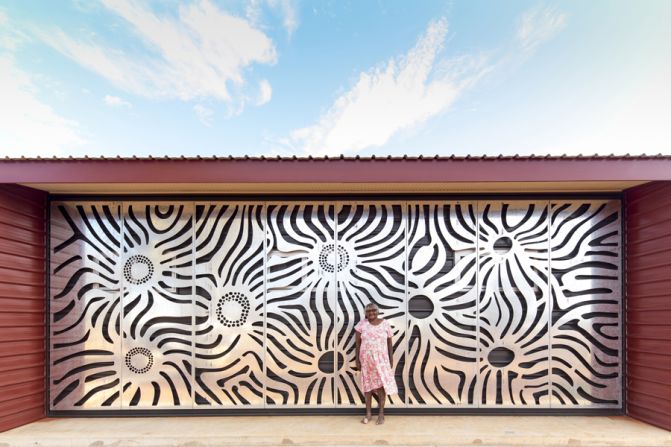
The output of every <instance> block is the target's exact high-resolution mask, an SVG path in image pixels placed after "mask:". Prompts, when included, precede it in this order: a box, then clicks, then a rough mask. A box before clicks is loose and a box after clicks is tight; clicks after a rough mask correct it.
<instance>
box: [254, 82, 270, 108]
mask: <svg viewBox="0 0 671 447" xmlns="http://www.w3.org/2000/svg"><path fill="white" fill-rule="evenodd" d="M259 92H260V93H259V99H258V100H257V101H256V105H257V106H260V105H263V104H265V103H267V102H268V101H270V98H272V97H273V89H272V87H271V86H270V82H268V81H266V80H265V79H262V80H261V82H260V83H259Z"/></svg>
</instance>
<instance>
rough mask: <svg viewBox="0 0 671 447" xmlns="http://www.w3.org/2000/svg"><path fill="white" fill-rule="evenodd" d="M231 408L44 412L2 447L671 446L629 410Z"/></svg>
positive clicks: (668, 437)
mask: <svg viewBox="0 0 671 447" xmlns="http://www.w3.org/2000/svg"><path fill="white" fill-rule="evenodd" d="M360 419H361V418H360V417H358V416H229V417H153V418H143V417H132V418H76V419H43V420H41V421H38V422H35V423H32V424H29V425H26V426H24V427H19V428H16V429H14V430H10V431H7V432H5V433H2V434H0V447H10V446H11V447H24V446H30V447H55V446H58V447H64V446H68V447H84V446H86V447H108V446H109V447H111V446H114V447H126V446H129V447H130V446H133V447H159V446H160V447H164V446H171V447H178V446H179V447H213V446H298V445H300V446H304V445H328V446H354V445H391V446H466V445H468V446H513V445H514V446H546V447H547V446H637V447H638V446H671V432H668V431H665V430H662V429H660V428H657V427H654V426H651V425H648V424H645V423H643V422H639V421H636V420H634V419H631V418H628V417H626V416H609V417H602V416H400V415H399V416H396V415H388V416H387V417H386V423H385V424H384V425H382V426H376V425H375V423H374V422H375V421H374V420H373V421H372V422H371V423H369V424H368V425H363V424H361V423H360V422H359V421H360Z"/></svg>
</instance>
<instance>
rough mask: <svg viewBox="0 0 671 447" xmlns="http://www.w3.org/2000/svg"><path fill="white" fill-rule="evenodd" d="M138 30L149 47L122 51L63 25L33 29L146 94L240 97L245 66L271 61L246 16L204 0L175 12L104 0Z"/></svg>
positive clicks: (270, 47)
mask: <svg viewBox="0 0 671 447" xmlns="http://www.w3.org/2000/svg"><path fill="white" fill-rule="evenodd" d="M103 3H104V5H105V6H106V7H107V8H108V9H109V10H110V11H112V12H114V13H115V14H117V15H118V16H120V17H121V18H123V19H124V20H125V21H126V22H127V23H128V24H129V25H130V26H131V27H132V29H133V31H134V32H135V34H136V35H137V36H138V37H140V39H141V40H142V42H143V43H144V45H145V47H146V50H148V52H149V53H143V54H128V53H126V52H124V51H121V50H118V49H114V48H110V47H106V46H104V45H100V44H96V43H93V42H91V41H83V40H77V39H75V38H73V37H72V36H70V35H69V34H67V33H65V32H63V31H62V30H59V29H57V30H49V31H44V30H38V31H35V32H36V34H38V35H39V36H40V37H41V39H42V40H43V41H44V42H45V43H47V44H48V45H50V46H52V47H53V48H55V49H56V50H58V51H59V52H61V53H62V54H64V55H65V56H67V57H69V58H71V59H73V60H74V61H76V62H77V63H79V64H80V65H82V66H83V67H85V68H87V69H89V70H92V71H94V72H96V73H98V74H99V75H101V76H103V77H105V78H106V79H108V80H109V81H110V82H112V83H113V84H114V85H115V86H117V87H118V88H121V89H123V90H126V91H128V92H132V93H135V94H137V95H141V96H145V97H151V98H158V97H164V98H178V99H181V100H184V101H189V100H193V99H198V98H214V99H217V100H221V101H225V102H228V103H231V104H234V103H235V102H236V101H237V102H239V101H244V98H245V95H243V94H241V93H240V92H241V90H242V88H243V87H244V84H245V82H246V80H245V70H246V69H247V68H248V67H249V66H251V65H253V64H274V63H275V62H276V61H277V53H276V50H275V46H274V44H273V42H272V40H271V39H270V38H269V37H268V36H266V35H265V34H264V33H263V32H262V31H260V30H258V29H256V28H255V27H253V26H252V25H251V24H250V23H249V22H248V21H247V20H244V19H241V18H239V17H235V16H233V15H230V14H227V13H226V12H223V11H221V10H219V9H218V8H217V7H216V6H214V5H213V4H212V3H210V2H209V1H208V0H201V1H199V2H197V3H192V4H188V5H181V6H180V7H179V9H178V12H177V17H170V16H161V15H158V14H156V13H154V12H153V11H150V10H149V9H146V8H145V7H144V6H143V5H144V4H143V3H138V2H132V1H130V0H103Z"/></svg>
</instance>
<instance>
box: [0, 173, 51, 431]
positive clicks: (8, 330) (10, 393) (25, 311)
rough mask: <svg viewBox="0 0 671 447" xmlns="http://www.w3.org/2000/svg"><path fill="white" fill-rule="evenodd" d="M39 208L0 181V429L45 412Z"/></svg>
mask: <svg viewBox="0 0 671 447" xmlns="http://www.w3.org/2000/svg"><path fill="white" fill-rule="evenodd" d="M45 210H46V194H45V193H43V192H42V191H37V190H34V189H30V188H25V187H23V186H18V185H7V184H0V432H2V431H5V430H9V429H10V428H14V427H18V426H20V425H23V424H27V423H29V422H32V421H35V420H37V419H41V418H43V417H44V416H45V386H44V381H45V299H44V296H45V273H44V269H45V265H46V259H45V240H46V239H45V231H46V230H45V229H46V225H45V223H46V219H45V218H46V215H45V212H46V211H45Z"/></svg>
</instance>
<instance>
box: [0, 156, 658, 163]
mask: <svg viewBox="0 0 671 447" xmlns="http://www.w3.org/2000/svg"><path fill="white" fill-rule="evenodd" d="M474 159H475V160H477V159H481V160H649V159H662V160H671V154H669V155H665V154H651V155H647V154H640V155H630V154H624V155H615V154H609V155H600V154H593V155H583V154H578V155H568V154H562V155H550V154H547V155H536V154H530V155H519V154H514V155H504V154H498V155H437V154H436V155H366V156H361V155H343V154H341V155H336V156H328V155H324V156H312V155H304V156H298V155H291V156H281V155H277V156H270V155H256V156H252V155H236V156H234V155H223V156H219V155H212V156H201V155H193V156H186V155H180V156H168V155H164V156H152V155H148V156H142V157H139V156H136V155H133V156H130V157H128V156H124V157H122V156H120V155H117V156H111V157H107V156H95V157H89V156H83V157H73V156H67V157H56V156H54V157H40V156H37V157H25V156H21V157H8V156H6V157H4V158H0V161H38V160H39V161H76V160H86V161H108V160H109V161H115V160H123V161H132V160H142V161H149V160H157V161H158V160H271V161H277V160H281V161H294V160H366V161H367V160H474Z"/></svg>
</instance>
